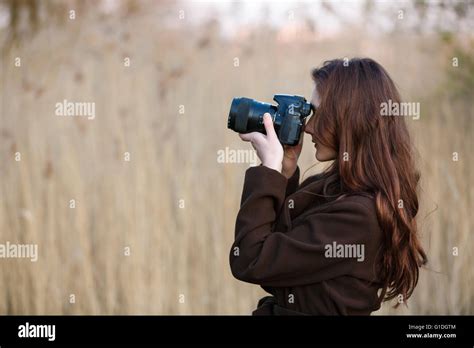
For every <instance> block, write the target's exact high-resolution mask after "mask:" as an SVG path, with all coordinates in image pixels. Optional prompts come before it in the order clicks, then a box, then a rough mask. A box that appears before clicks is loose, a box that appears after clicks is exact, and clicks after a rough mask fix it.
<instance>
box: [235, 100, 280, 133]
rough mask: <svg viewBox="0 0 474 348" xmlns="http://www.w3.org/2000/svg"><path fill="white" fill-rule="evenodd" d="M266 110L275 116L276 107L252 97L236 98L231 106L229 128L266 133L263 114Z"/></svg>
mask: <svg viewBox="0 0 474 348" xmlns="http://www.w3.org/2000/svg"><path fill="white" fill-rule="evenodd" d="M266 112H268V113H269V114H270V115H272V117H273V118H274V116H275V112H276V107H275V106H273V105H271V104H267V103H262V102H259V101H256V100H253V99H250V98H234V99H233V100H232V104H231V106H230V111H229V117H228V119H227V128H230V129H232V130H234V131H236V132H238V133H249V132H261V133H265V126H264V125H263V115H264V114H265V113H266ZM275 126H276V125H275Z"/></svg>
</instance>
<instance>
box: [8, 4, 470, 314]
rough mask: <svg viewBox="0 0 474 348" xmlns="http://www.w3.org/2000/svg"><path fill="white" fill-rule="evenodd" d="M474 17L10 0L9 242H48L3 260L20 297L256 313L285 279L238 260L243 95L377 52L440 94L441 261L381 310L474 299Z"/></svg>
mask: <svg viewBox="0 0 474 348" xmlns="http://www.w3.org/2000/svg"><path fill="white" fill-rule="evenodd" d="M473 19H474V13H473V2H471V1H436V2H429V1H413V2H405V1H403V2H397V1H394V2H375V1H353V2H350V1H344V2H341V1H335V2H329V1H328V2H322V1H294V2H288V1H272V2H270V1H251V2H250V1H234V2H226V1H224V2H210V1H208V2H204V1H199V2H198V1H193V2H191V1H172V2H171V1H145V0H143V1H132V0H116V1H113V0H110V1H105V0H102V1H101V0H97V1H79V0H68V1H66V0H65V1H60V0H48V1H36V0H16V1H15V0H0V45H1V65H0V66H1V70H0V81H1V87H0V88H1V100H0V103H1V105H0V110H1V118H0V119H1V123H0V159H1V160H0V177H1V184H0V185H1V186H0V187H1V193H0V243H6V242H7V241H9V242H10V243H27V244H28V243H34V244H37V245H38V253H39V255H38V261H37V262H30V260H27V259H7V258H5V259H0V283H1V286H0V313H1V314H250V313H251V311H252V310H253V309H254V308H255V306H256V304H257V301H258V299H259V298H260V297H261V296H263V295H265V292H264V291H263V290H262V289H261V288H260V287H259V286H256V285H252V284H246V283H242V282H240V281H238V280H236V279H234V278H233V277H232V274H231V272H230V268H229V262H228V255H229V251H230V247H231V244H232V241H233V234H234V223H235V217H236V214H237V212H238V208H239V204H240V195H241V190H242V184H243V178H244V172H245V170H246V169H247V168H248V167H249V163H248V161H247V162H245V161H244V163H233V161H232V160H231V159H228V160H226V161H224V162H222V161H219V160H218V155H219V153H222V151H228V152H229V151H230V152H232V151H239V150H245V151H251V150H252V148H251V145H250V144H248V143H243V142H242V141H240V139H239V137H238V135H237V134H236V133H234V132H232V131H230V130H228V129H227V128H226V126H227V115H228V109H229V106H230V102H231V100H232V98H233V97H237V96H247V97H251V98H255V99H258V100H262V101H266V102H271V101H272V97H273V95H274V94H276V93H291V94H300V95H304V96H306V97H307V98H309V97H310V95H311V91H312V88H313V85H312V80H311V76H310V71H311V69H312V68H313V67H316V66H319V65H321V64H322V62H323V61H324V60H328V59H332V58H344V57H348V58H351V57H355V56H359V57H371V58H373V59H375V60H377V61H378V62H379V63H381V64H382V65H383V66H384V67H385V68H386V69H387V70H388V72H389V73H390V74H391V76H392V78H393V79H394V80H395V82H396V84H397V86H398V87H399V90H400V92H401V94H402V97H403V99H404V101H409V102H419V103H420V104H421V116H420V119H419V120H413V119H412V118H407V120H406V121H407V123H408V125H409V127H410V130H411V132H412V135H413V139H414V142H415V145H416V148H417V151H418V156H417V161H418V165H419V168H420V170H421V173H422V181H421V191H420V195H421V210H420V213H419V219H418V221H419V226H420V234H421V236H422V240H423V244H424V247H425V248H426V250H427V254H428V257H429V264H428V266H427V267H426V268H425V269H423V270H422V271H421V275H420V281H419V284H418V286H417V288H416V290H415V293H414V296H413V297H412V298H411V299H410V300H409V302H408V307H405V306H401V307H400V308H399V309H397V310H394V309H393V308H392V307H391V305H393V303H386V304H385V305H384V306H383V307H382V309H381V310H380V311H378V312H377V313H375V314H391V313H393V314H474V269H473V267H472V265H473V262H472V255H473V249H474V241H473V236H472V231H473V229H474V228H473V219H472V209H473V193H474V188H473V185H472V183H473V177H472V169H473V162H472V157H471V153H472V150H473V148H474V146H473V122H472V120H473V117H474V112H473V104H472V98H473V88H474V56H473V52H474V40H473V32H474V31H473V24H474V21H473ZM18 58H19V59H18ZM63 100H67V101H73V102H93V103H95V118H94V119H87V118H85V117H59V116H57V115H56V114H55V110H56V108H55V105H56V103H62V102H63ZM306 141H308V139H306ZM252 151H253V150H252ZM18 155H20V156H18ZM456 156H457V157H456ZM19 159H20V160H19ZM315 161H316V160H315V159H314V149H313V148H312V147H306V148H304V149H303V154H302V158H301V161H300V167H301V170H302V173H303V172H305V173H304V176H303V178H302V179H304V178H306V177H307V176H310V175H313V174H315V173H317V172H319V171H320V170H321V169H322V168H321V166H320V165H319V164H316V162H315ZM314 164H316V165H314ZM72 201H73V202H74V204H72ZM73 206H74V207H73Z"/></svg>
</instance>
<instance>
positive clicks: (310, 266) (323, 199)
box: [230, 58, 427, 315]
mask: <svg viewBox="0 0 474 348" xmlns="http://www.w3.org/2000/svg"><path fill="white" fill-rule="evenodd" d="M313 79H314V82H315V89H314V91H313V96H312V100H311V103H312V105H313V108H314V110H315V112H314V114H313V116H312V117H311V118H310V119H309V121H308V122H307V124H306V125H305V133H307V134H309V135H310V136H311V138H312V142H313V143H314V147H315V150H316V159H317V160H318V161H320V162H324V161H333V162H332V164H331V165H330V166H329V167H328V169H327V170H325V171H324V172H323V173H321V174H318V175H315V176H312V177H309V178H307V179H306V180H305V181H303V182H302V183H301V184H300V185H299V176H300V173H299V167H298V165H297V161H298V157H299V155H300V153H301V149H302V138H303V135H302V136H301V141H300V144H299V145H297V146H294V147H285V148H283V147H282V146H281V144H280V142H279V140H278V137H277V135H276V133H275V130H274V128H273V123H272V121H271V118H270V117H269V115H265V117H264V124H265V129H266V133H267V135H263V134H261V133H257V132H254V133H249V134H240V137H241V138H242V140H244V141H249V142H251V143H252V145H253V147H254V148H255V150H256V152H257V155H258V157H259V158H260V160H261V162H262V163H261V165H260V166H257V167H251V168H249V169H248V170H247V171H246V174H245V182H244V187H243V193H242V199H241V207H240V211H239V213H238V215H237V221H236V227H235V241H234V243H233V245H232V248H231V251H230V265H231V269H232V274H233V275H234V276H235V277H236V278H237V279H240V280H242V281H245V282H249V283H254V284H259V285H261V286H262V288H263V289H264V290H266V291H267V292H268V293H270V294H272V296H266V297H264V298H262V299H261V300H260V301H259V303H258V306H257V307H258V308H257V309H256V310H255V311H253V315H262V314H263V315H292V314H313V315H368V314H370V313H371V312H373V311H375V310H377V309H379V308H380V305H381V302H382V301H384V300H385V301H388V300H392V299H395V300H396V301H397V306H398V304H400V303H405V302H406V300H407V299H408V298H409V297H410V295H411V294H412V292H413V290H414V288H415V286H416V284H417V282H418V273H419V268H420V267H421V266H422V265H423V264H425V263H426V262H427V258H426V255H425V252H424V251H423V249H422V247H421V246H420V242H419V240H418V237H417V225H416V221H415V216H416V214H417V211H418V197H417V184H418V180H419V174H418V172H417V170H416V168H415V165H414V162H413V156H412V145H411V142H410V137H409V133H408V131H407V127H406V124H405V120H404V118H403V117H399V116H398V117H396V116H382V115H381V114H382V113H381V108H382V105H383V103H389V100H391V103H392V105H393V103H399V102H400V96H399V93H398V91H397V89H396V87H395V85H394V83H393V81H392V79H391V78H390V77H389V75H388V74H387V72H386V71H385V70H384V69H383V68H382V67H381V66H380V65H379V64H378V63H376V62H375V61H373V60H371V59H367V58H365V59H352V60H350V61H346V62H345V61H343V60H339V59H336V60H331V61H328V62H325V63H324V64H323V66H322V67H321V68H319V69H315V70H313Z"/></svg>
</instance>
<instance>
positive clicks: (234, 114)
mask: <svg viewBox="0 0 474 348" xmlns="http://www.w3.org/2000/svg"><path fill="white" fill-rule="evenodd" d="M273 100H274V101H276V102H277V104H278V106H274V105H271V104H267V103H262V102H259V101H257V100H253V99H250V98H234V99H233V100H232V105H231V106H230V111H229V118H228V119H227V128H230V129H232V130H234V131H236V132H238V133H250V132H260V133H263V134H266V132H265V126H264V125H263V115H264V114H265V113H266V112H268V113H269V114H270V115H271V116H272V120H273V125H274V127H275V131H276V133H277V135H278V139H279V140H280V143H282V144H285V145H296V144H298V142H299V140H300V135H301V128H302V126H303V124H304V118H305V117H307V116H309V115H310V114H311V110H312V106H311V104H310V103H308V102H307V101H306V99H305V98H304V97H301V96H298V95H286V94H276V95H275V96H274V97H273Z"/></svg>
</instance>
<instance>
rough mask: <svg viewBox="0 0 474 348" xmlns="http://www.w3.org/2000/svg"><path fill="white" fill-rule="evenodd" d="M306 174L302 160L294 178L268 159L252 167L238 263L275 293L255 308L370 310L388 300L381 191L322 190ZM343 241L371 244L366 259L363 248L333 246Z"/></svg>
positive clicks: (238, 231) (233, 262)
mask: <svg viewBox="0 0 474 348" xmlns="http://www.w3.org/2000/svg"><path fill="white" fill-rule="evenodd" d="M299 176H300V173H299V168H297V170H296V172H295V174H294V175H293V177H291V178H290V179H286V177H285V176H283V175H282V174H281V173H279V172H277V171H276V170H273V169H270V168H268V167H265V166H262V165H260V166H257V167H251V168H249V169H248V170H247V171H246V173H245V182H244V187H243V192H242V199H241V206H240V211H239V213H238V215H237V220H236V225H235V241H234V243H233V244H232V248H231V250H230V255H229V258H230V266H231V270H232V274H233V275H234V277H236V278H237V279H240V280H242V281H245V282H249V283H254V284H259V285H261V287H262V288H263V289H264V290H265V291H267V292H268V293H270V294H272V295H273V296H266V297H264V298H262V299H261V300H260V301H259V303H258V305H257V306H258V308H257V309H256V310H255V311H253V313H252V314H253V315H285V314H286V315H291V314H313V315H353V314H356V315H357V314H360V315H368V314H370V313H371V312H372V311H374V310H377V309H378V308H380V301H379V300H378V296H377V291H378V289H379V288H380V283H379V279H378V272H379V271H378V266H379V265H380V260H381V259H380V257H381V245H382V233H381V229H380V226H379V224H378V220H377V216H376V211H375V203H374V200H373V198H372V197H370V196H367V195H356V194H354V195H349V196H345V197H340V198H338V199H327V198H321V197H320V196H317V195H315V194H320V195H321V194H322V187H323V184H322V182H321V180H317V179H318V176H312V177H309V178H308V179H307V180H305V181H304V182H303V183H302V184H301V185H298V184H299ZM334 243H336V245H335V244H334ZM341 245H342V246H343V247H344V248H345V246H351V247H352V246H354V247H356V246H358V248H359V249H358V250H359V251H360V250H361V249H362V247H361V246H362V245H363V248H364V249H363V251H364V253H363V255H364V257H363V261H362V258H361V257H359V258H356V257H355V256H354V255H355V253H354V250H355V249H352V251H353V253H352V254H351V251H347V250H349V249H345V250H346V253H345V254H344V255H342V254H328V249H330V248H331V247H332V250H333V251H335V250H339V251H340V250H341ZM358 255H359V256H360V255H361V254H358ZM331 256H332V257H331ZM336 256H337V257H336Z"/></svg>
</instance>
